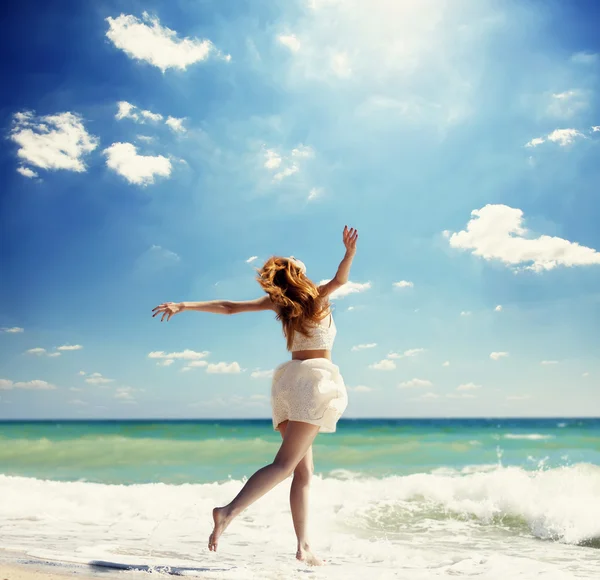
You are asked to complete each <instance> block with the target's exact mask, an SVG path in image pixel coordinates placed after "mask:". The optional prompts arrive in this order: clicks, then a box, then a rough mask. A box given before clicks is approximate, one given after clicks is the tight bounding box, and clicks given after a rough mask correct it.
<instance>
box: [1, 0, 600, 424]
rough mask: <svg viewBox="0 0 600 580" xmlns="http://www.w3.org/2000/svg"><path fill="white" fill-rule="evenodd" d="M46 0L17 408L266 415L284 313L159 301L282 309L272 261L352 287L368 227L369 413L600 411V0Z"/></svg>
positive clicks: (353, 349) (20, 258) (348, 324)
mask: <svg viewBox="0 0 600 580" xmlns="http://www.w3.org/2000/svg"><path fill="white" fill-rule="evenodd" d="M31 8H32V6H31V3H29V4H28V6H27V9H26V8H25V7H23V6H21V5H19V4H15V5H13V6H12V7H11V8H10V9H9V10H8V15H7V16H6V18H5V21H4V30H3V35H2V39H1V40H0V42H1V43H2V54H3V57H2V58H3V60H2V69H3V70H2V76H3V78H4V79H9V80H10V87H11V90H10V91H3V93H2V95H1V96H0V116H1V127H2V131H3V133H4V139H3V140H2V141H1V146H0V172H1V177H2V183H3V187H2V190H1V192H0V203H1V208H0V210H1V215H2V228H1V231H0V240H1V249H2V250H1V252H2V253H1V256H2V272H1V274H2V284H1V285H0V299H1V306H0V327H1V328H2V329H3V330H2V332H0V369H1V372H0V418H9V419H12V418H15V419H16V418H69V417H73V418H84V417H97V418H104V417H111V418H112V417H114V418H119V417H168V418H177V417H268V416H269V414H270V409H269V404H268V403H269V402H268V396H269V378H268V371H269V370H271V369H273V368H274V367H275V366H276V365H277V364H279V363H280V362H282V361H284V360H286V358H287V357H288V354H287V352H286V350H285V341H284V340H283V338H282V335H281V330H280V327H279V326H278V323H276V322H275V321H274V320H273V316H272V314H269V313H266V312H265V313H259V314H244V315H240V316H234V317H220V316H217V315H210V314H199V313H185V314H183V315H181V316H177V317H175V318H174V319H173V320H172V321H171V322H170V323H169V324H162V325H161V324H159V323H158V322H157V321H156V320H153V319H152V318H151V317H150V310H151V308H152V307H154V306H155V305H156V304H158V303H160V302H163V301H180V300H210V299H216V298H226V299H233V300H236V299H250V298H255V297H258V296H259V295H260V292H259V290H260V289H259V287H258V285H257V284H256V282H255V281H254V275H255V272H254V267H255V266H258V265H260V263H261V261H262V260H264V259H266V258H268V257H269V256H270V255H273V254H282V255H290V254H293V255H295V256H297V257H299V258H301V259H302V260H303V261H304V262H305V263H306V264H307V266H308V274H309V276H311V277H312V278H313V279H314V280H315V281H320V280H323V279H327V278H330V277H331V276H333V274H334V273H335V269H336V267H337V264H338V262H339V260H340V259H341V257H342V255H343V247H342V244H341V231H342V228H343V226H344V224H349V225H352V226H355V227H357V228H358V229H359V232H360V240H359V250H358V254H357V256H356V259H355V263H354V266H353V269H352V274H351V284H349V285H348V286H347V287H346V289H345V290H346V295H345V296H340V297H337V298H336V299H335V300H334V304H335V316H336V322H337V326H338V339H337V342H336V345H335V348H334V360H335V362H336V363H337V364H339V365H340V367H341V370H342V373H343V375H344V377H345V380H346V383H347V385H348V386H349V389H350V404H349V407H348V411H347V415H348V416H352V417H361V416H362V417H383V416H394V417H416V416H430V417H437V416H548V415H551V416H561V415H563V416H564V415H572V416H577V415H580V416H584V415H598V414H600V397H599V396H598V387H599V386H600V383H599V377H600V358H599V354H598V353H599V352H600V336H599V333H598V331H597V329H598V328H599V327H600V300H599V299H600V293H599V292H598V287H599V283H600V254H599V253H598V251H600V229H599V228H598V226H597V224H598V222H599V220H600V201H599V199H598V183H599V179H600V163H598V157H599V152H600V127H599V125H600V102H599V99H598V94H599V93H598V91H599V89H600V84H599V80H600V76H599V75H600V41H598V39H597V35H596V32H597V25H598V22H599V19H600V8H599V7H598V6H597V5H596V4H595V3H593V2H582V1H577V2H573V1H570V2H566V1H555V2H544V3H542V2H538V1H519V2H510V1H509V2H503V3H498V2H492V1H488V0H477V1H476V0H464V1H460V2H450V1H443V0H435V1H434V0H429V1H428V0H425V1H419V2H417V1H413V2H409V1H402V2H400V1H398V2H384V1H383V0H378V1H376V2H373V3H370V4H369V7H367V6H366V3H364V2H360V1H359V0H311V1H309V0H298V1H297V2H296V1H294V2H292V1H286V2H283V1H281V2H266V1H260V2H258V1H253V2H236V3H235V4H234V3H223V2H216V1H206V2H202V3H199V2H195V1H192V0H178V1H174V2H166V1H150V2H135V1H127V2H126V1H117V0H114V1H103V2H96V3H93V5H91V4H89V3H81V2H75V1H71V2H63V3H61V6H60V8H57V7H56V6H52V5H51V4H48V3H43V2H39V3H37V7H36V9H31ZM594 128H596V129H594ZM253 256H256V259H255V260H253V261H251V262H248V260H249V259H250V258H252V257H253ZM350 290H352V292H350ZM69 347H70V348H69ZM32 349H33V350H32ZM42 349H43V350H42ZM151 353H154V354H152V356H149V355H150V354H151ZM169 355H170V356H169ZM168 361H172V362H168ZM219 363H224V364H220V365H219ZM184 369H186V370H184ZM253 375H254V376H253Z"/></svg>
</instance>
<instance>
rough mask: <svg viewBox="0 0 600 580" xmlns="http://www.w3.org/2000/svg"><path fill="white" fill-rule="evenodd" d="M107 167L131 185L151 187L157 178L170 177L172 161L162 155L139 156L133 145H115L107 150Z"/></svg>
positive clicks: (105, 152)
mask: <svg viewBox="0 0 600 580" xmlns="http://www.w3.org/2000/svg"><path fill="white" fill-rule="evenodd" d="M103 153H104V154H105V155H106V157H107V159H106V165H107V166H108V167H109V168H110V169H112V170H113V171H115V172H116V173H118V174H119V175H121V176H122V177H124V178H125V179H126V180H127V181H128V182H129V183H135V184H136V185H149V184H152V183H154V177H155V176H157V175H158V176H161V177H169V175H171V169H172V165H171V161H169V159H167V158H166V157H163V156H162V155H156V156H152V155H139V154H138V153H137V149H136V147H135V145H133V144H131V143H113V144H112V145H111V146H110V147H108V148H107V149H105V150H104V151H103Z"/></svg>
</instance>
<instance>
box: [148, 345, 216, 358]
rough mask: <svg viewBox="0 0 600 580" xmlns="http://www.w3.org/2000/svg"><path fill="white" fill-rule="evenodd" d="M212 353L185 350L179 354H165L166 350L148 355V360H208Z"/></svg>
mask: <svg viewBox="0 0 600 580" xmlns="http://www.w3.org/2000/svg"><path fill="white" fill-rule="evenodd" d="M209 354H210V353H209V352H208V351H207V350H203V351H201V352H197V351H195V350H190V349H187V348H186V349H185V350H182V351H179V352H168V353H167V352H165V351H164V350H155V351H153V352H151V353H148V358H160V359H174V360H198V359H201V358H206V357H207V356H208V355H209Z"/></svg>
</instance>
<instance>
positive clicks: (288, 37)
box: [277, 34, 301, 52]
mask: <svg viewBox="0 0 600 580" xmlns="http://www.w3.org/2000/svg"><path fill="white" fill-rule="evenodd" d="M277 40H278V41H279V42H280V43H281V44H283V46H286V47H287V48H289V49H290V50H291V51H292V52H298V51H299V50H300V47H301V44H300V41H299V40H298V38H296V35H295V34H280V35H279V36H278V37H277Z"/></svg>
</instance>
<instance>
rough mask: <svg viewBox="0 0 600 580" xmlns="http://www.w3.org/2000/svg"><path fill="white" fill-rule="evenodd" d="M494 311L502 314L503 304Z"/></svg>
mask: <svg viewBox="0 0 600 580" xmlns="http://www.w3.org/2000/svg"><path fill="white" fill-rule="evenodd" d="M494 310H495V311H496V312H502V304H498V306H496V308H494Z"/></svg>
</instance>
